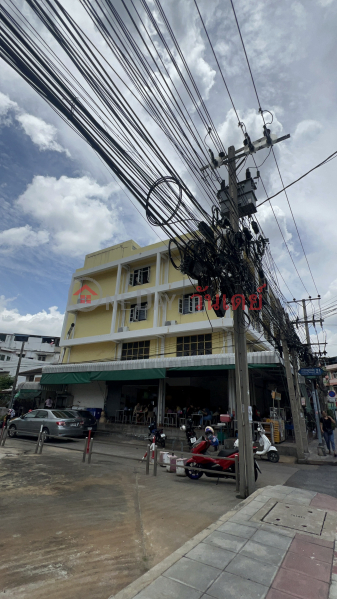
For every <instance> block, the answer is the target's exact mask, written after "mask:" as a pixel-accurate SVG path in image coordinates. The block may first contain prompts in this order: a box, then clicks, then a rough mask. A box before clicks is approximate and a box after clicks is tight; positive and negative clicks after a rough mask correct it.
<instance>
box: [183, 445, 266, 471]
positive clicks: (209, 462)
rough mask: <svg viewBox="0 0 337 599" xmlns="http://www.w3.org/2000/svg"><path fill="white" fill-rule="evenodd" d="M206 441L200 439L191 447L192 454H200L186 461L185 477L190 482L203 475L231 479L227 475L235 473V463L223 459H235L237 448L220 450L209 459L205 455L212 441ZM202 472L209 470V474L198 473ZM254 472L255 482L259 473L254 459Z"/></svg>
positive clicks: (208, 456) (237, 453)
mask: <svg viewBox="0 0 337 599" xmlns="http://www.w3.org/2000/svg"><path fill="white" fill-rule="evenodd" d="M211 436H212V435H209V436H208V437H207V438H206V439H204V438H201V439H198V441H197V442H196V443H195V444H194V445H193V447H192V453H195V454H202V455H196V456H195V457H191V458H190V459H189V460H187V462H186V464H185V466H188V467H189V468H188V469H186V474H187V476H188V477H189V478H190V479H192V480H198V479H199V478H201V477H202V475H203V474H206V476H208V477H212V478H231V477H230V476H228V474H234V473H235V462H234V460H226V459H224V458H235V456H238V455H239V447H238V444H237V447H233V449H221V451H219V453H218V455H217V456H216V457H211V456H210V455H209V454H207V449H208V448H209V447H210V446H211V444H212V441H211V439H210V438H209V437H211ZM200 469H202V470H209V472H205V473H204V472H200ZM254 471H255V480H257V477H258V473H259V472H260V473H261V470H260V468H259V465H258V463H257V462H256V460H255V458H254ZM226 473H227V474H226Z"/></svg>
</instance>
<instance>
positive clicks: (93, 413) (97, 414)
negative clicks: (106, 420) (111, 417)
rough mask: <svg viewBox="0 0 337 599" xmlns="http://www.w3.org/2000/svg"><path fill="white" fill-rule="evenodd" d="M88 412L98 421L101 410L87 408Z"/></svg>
mask: <svg viewBox="0 0 337 599" xmlns="http://www.w3.org/2000/svg"><path fill="white" fill-rule="evenodd" d="M87 410H88V412H90V414H92V415H93V417H94V418H96V420H99V419H100V417H101V414H102V408H87Z"/></svg>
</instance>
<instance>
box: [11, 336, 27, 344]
mask: <svg viewBox="0 0 337 599" xmlns="http://www.w3.org/2000/svg"><path fill="white" fill-rule="evenodd" d="M14 341H21V343H22V341H25V342H26V341H28V335H15V337H14Z"/></svg>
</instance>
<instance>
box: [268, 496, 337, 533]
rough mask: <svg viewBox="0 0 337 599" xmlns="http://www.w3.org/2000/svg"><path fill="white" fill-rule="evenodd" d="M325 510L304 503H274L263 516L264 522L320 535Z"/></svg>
mask: <svg viewBox="0 0 337 599" xmlns="http://www.w3.org/2000/svg"><path fill="white" fill-rule="evenodd" d="M326 514H327V512H324V511H323V510H318V509H317V508H314V507H310V506H306V505H305V506H304V505H291V504H287V503H276V505H275V506H274V507H273V508H272V509H271V510H270V512H268V514H267V515H266V516H265V517H264V518H263V521H264V522H268V523H270V524H274V525H275V526H284V527H285V528H293V529H295V530H300V531H301V532H309V533H311V534H313V535H320V534H321V532H322V528H323V524H324V520H325V517H326Z"/></svg>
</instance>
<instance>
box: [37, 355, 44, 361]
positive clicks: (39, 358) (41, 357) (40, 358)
mask: <svg viewBox="0 0 337 599" xmlns="http://www.w3.org/2000/svg"><path fill="white" fill-rule="evenodd" d="M37 359H38V360H40V362H45V361H46V356H38V358H37Z"/></svg>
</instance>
